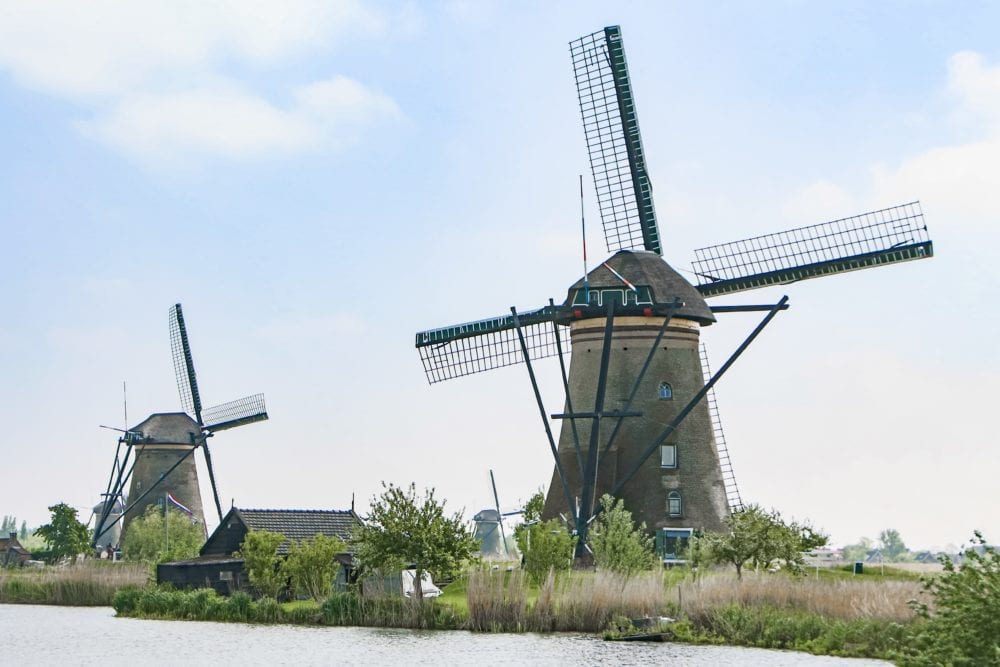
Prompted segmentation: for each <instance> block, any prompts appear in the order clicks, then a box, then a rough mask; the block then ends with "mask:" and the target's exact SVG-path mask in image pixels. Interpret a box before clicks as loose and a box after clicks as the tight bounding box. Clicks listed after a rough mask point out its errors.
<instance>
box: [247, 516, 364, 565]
mask: <svg viewBox="0 0 1000 667" xmlns="http://www.w3.org/2000/svg"><path fill="white" fill-rule="evenodd" d="M235 512H236V513H237V514H238V515H239V517H240V519H241V520H242V521H243V523H244V524H245V525H246V527H247V528H248V529H249V530H267V531H270V532H272V533H281V534H282V535H284V536H285V537H287V538H288V539H289V540H291V541H293V542H301V541H303V540H308V539H309V538H311V537H312V536H313V535H317V534H323V535H327V536H330V537H339V538H340V539H342V540H344V541H345V542H347V541H349V540H350V539H351V531H352V530H353V529H354V526H356V525H358V524H359V523H360V522H361V521H360V519H358V515H357V514H355V513H354V512H353V511H352V510H250V509H236V510H235ZM278 553H280V554H284V553H288V544H287V543H285V544H282V545H281V546H280V547H278Z"/></svg>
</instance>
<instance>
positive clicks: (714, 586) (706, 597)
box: [671, 573, 924, 623]
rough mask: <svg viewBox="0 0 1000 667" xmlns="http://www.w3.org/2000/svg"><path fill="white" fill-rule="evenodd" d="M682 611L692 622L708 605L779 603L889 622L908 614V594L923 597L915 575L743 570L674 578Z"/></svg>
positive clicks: (714, 607)
mask: <svg viewBox="0 0 1000 667" xmlns="http://www.w3.org/2000/svg"><path fill="white" fill-rule="evenodd" d="M671 597H672V598H674V599H677V600H679V601H680V608H681V610H682V611H683V612H684V614H685V615H686V616H687V617H688V618H690V619H692V621H694V622H695V623H697V622H698V621H699V620H700V619H702V618H703V617H705V616H706V615H707V614H709V613H711V612H712V611H714V610H717V609H720V608H722V607H726V606H729V605H734V604H735V605H740V606H743V607H752V608H761V607H769V608H772V609H784V610H794V611H801V612H806V613H810V614H816V615H819V616H823V617H825V618H829V619H839V620H845V621H851V620H855V619H872V620H880V621H889V622H893V623H909V622H910V621H912V620H914V618H915V615H914V612H913V609H912V608H911V607H910V605H909V601H910V600H918V599H922V598H923V597H924V593H923V589H922V587H921V584H920V582H919V581H917V580H889V581H884V580H883V581H877V582H875V581H870V580H861V581H853V580H845V579H836V580H824V579H816V578H812V577H809V578H794V577H788V576H775V575H771V574H755V573H747V574H745V575H744V576H743V579H742V581H740V580H738V579H737V578H736V577H735V576H732V575H723V574H719V575H714V576H708V577H704V578H701V579H699V580H697V581H694V582H691V581H688V582H684V583H682V584H680V585H679V586H678V588H677V590H676V591H675V593H674V595H672V596H671Z"/></svg>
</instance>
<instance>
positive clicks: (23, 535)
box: [18, 521, 28, 540]
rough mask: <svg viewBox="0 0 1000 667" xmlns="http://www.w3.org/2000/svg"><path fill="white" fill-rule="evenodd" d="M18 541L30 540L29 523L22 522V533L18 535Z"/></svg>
mask: <svg viewBox="0 0 1000 667" xmlns="http://www.w3.org/2000/svg"><path fill="white" fill-rule="evenodd" d="M18 539H21V540H26V539H28V522H27V521H22V522H21V532H20V534H19V535H18Z"/></svg>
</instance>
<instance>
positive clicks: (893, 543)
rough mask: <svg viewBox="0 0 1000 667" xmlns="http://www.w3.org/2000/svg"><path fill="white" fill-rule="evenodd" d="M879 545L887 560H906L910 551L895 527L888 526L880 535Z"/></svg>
mask: <svg viewBox="0 0 1000 667" xmlns="http://www.w3.org/2000/svg"><path fill="white" fill-rule="evenodd" d="M878 547H879V549H880V550H881V551H882V556H883V557H884V558H885V560H887V561H891V562H898V561H901V560H906V556H907V554H908V553H909V551H908V550H907V548H906V545H905V544H904V543H903V538H902V537H900V535H899V531H898V530H896V529H895V528H886V529H885V530H883V531H882V532H881V533H879V535H878Z"/></svg>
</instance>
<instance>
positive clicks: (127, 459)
mask: <svg viewBox="0 0 1000 667" xmlns="http://www.w3.org/2000/svg"><path fill="white" fill-rule="evenodd" d="M170 350H171V354H172V356H173V362H174V372H175V374H176V376H177V391H178V393H179V394H180V399H181V406H182V408H183V410H184V411H183V412H169V413H156V414H153V415H150V416H149V417H147V418H146V419H145V420H144V421H143V422H141V423H139V424H137V425H136V426H134V427H131V428H127V429H125V430H123V431H122V429H114V430H118V431H121V432H122V436H121V437H120V438H119V439H118V446H117V447H116V449H115V459H114V464H113V466H112V469H111V476H110V478H109V479H108V484H107V488H106V490H105V492H104V494H103V497H104V501H103V502H102V503H101V504H100V505H99V507H101V508H102V509H101V512H100V515H99V516H98V520H97V524H96V526H97V527H96V529H95V531H94V542H93V544H94V546H98V545H102V546H103V545H105V543H107V542H108V540H107V538H106V537H105V535H109V534H111V533H112V531H113V529H114V526H115V525H116V524H117V523H118V521H123V526H122V531H123V532H124V530H126V529H127V527H128V523H129V522H130V521H131V520H132V519H133V518H135V517H137V516H142V514H143V512H144V511H145V510H146V508H147V507H148V506H150V505H155V504H158V503H160V502H163V503H169V504H171V505H172V506H174V507H175V508H177V509H179V510H181V511H183V512H186V513H188V514H190V515H191V518H192V520H196V521H199V522H200V524H201V525H202V526H204V525H205V517H204V511H203V509H202V502H201V490H200V487H199V485H198V470H197V467H196V466H195V460H194V456H193V455H194V452H195V450H197V449H201V450H202V452H203V453H204V455H205V467H206V468H207V469H208V478H209V481H210V482H211V486H212V496H213V499H214V501H215V509H216V511H217V512H218V515H219V520H220V521H221V520H222V505H221V503H220V502H219V491H218V488H217V486H216V484H215V469H214V468H213V466H212V456H211V453H210V451H209V447H208V439H209V438H211V437H212V436H214V435H215V434H216V433H217V432H219V431H225V430H227V429H231V428H236V427H237V426H244V425H246V424H252V423H254V422H258V421H263V420H265V419H267V409H266V407H265V405H264V395H263V394H253V395H251V396H246V397H244V398H240V399H237V400H235V401H230V402H228V403H222V404H220V405H217V406H215V407H211V408H206V409H204V410H203V409H202V404H201V393H200V392H199V390H198V379H197V376H196V375H195V370H194V361H193V359H192V356H191V345H190V343H189V342H188V335H187V327H186V326H185V324H184V312H183V311H182V310H181V304H179V303H178V304H176V305H174V306H172V307H171V308H170ZM123 446H124V452H123V451H122V450H123ZM129 484H130V487H129V492H128V495H127V496H126V495H125V494H124V491H125V488H126V485H129ZM126 498H127V502H126Z"/></svg>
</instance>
